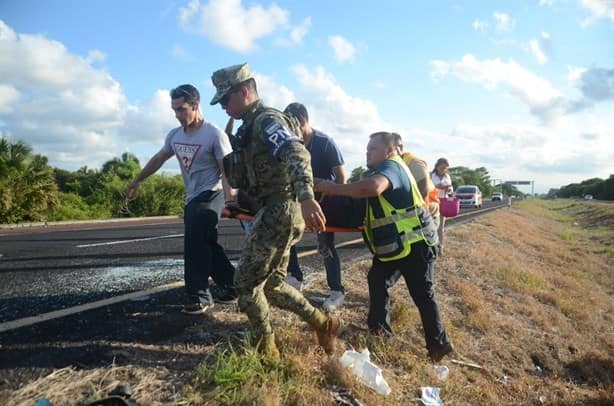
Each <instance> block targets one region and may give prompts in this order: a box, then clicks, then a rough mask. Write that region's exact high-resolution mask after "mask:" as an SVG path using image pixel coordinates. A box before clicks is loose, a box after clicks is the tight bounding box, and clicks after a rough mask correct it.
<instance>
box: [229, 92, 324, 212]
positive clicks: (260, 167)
mask: <svg viewBox="0 0 614 406" xmlns="http://www.w3.org/2000/svg"><path fill="white" fill-rule="evenodd" d="M233 148H235V150H236V149H240V150H242V151H243V159H244V160H245V169H246V173H245V177H246V179H245V183H246V190H245V191H246V192H247V194H248V195H249V196H251V197H252V198H255V199H256V200H258V201H259V202H260V203H265V202H266V201H267V199H269V198H275V197H278V196H285V197H288V198H291V199H297V200H298V201H304V200H308V199H313V197H314V195H313V175H312V172H311V158H310V156H309V152H308V151H307V149H305V146H304V145H303V142H302V134H301V132H300V127H299V126H298V122H297V121H296V120H294V121H293V118H291V117H289V116H287V115H285V114H284V113H282V112H280V111H279V110H276V109H273V108H271V107H266V106H265V105H264V104H263V103H262V102H261V101H257V102H255V103H254V104H252V106H251V107H250V110H249V111H248V112H247V113H246V114H245V116H244V117H243V124H242V125H241V127H239V129H238V130H237V134H236V135H235V137H234V140H233Z"/></svg>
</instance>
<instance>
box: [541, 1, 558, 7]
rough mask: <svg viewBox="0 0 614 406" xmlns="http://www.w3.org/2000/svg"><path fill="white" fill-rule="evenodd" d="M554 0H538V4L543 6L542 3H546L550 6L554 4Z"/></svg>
mask: <svg viewBox="0 0 614 406" xmlns="http://www.w3.org/2000/svg"><path fill="white" fill-rule="evenodd" d="M554 1H555V0H539V5H540V6H543V5H547V6H551V5H553V4H554Z"/></svg>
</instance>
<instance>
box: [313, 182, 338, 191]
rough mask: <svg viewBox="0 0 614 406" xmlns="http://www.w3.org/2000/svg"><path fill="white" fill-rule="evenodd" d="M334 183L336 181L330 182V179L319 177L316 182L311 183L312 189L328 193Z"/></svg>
mask: <svg viewBox="0 0 614 406" xmlns="http://www.w3.org/2000/svg"><path fill="white" fill-rule="evenodd" d="M335 185H336V183H334V182H331V181H330V180H323V179H320V180H319V181H318V182H317V183H315V184H314V185H313V191H314V192H320V193H326V194H330V192H331V191H332V189H333V188H334V187H335Z"/></svg>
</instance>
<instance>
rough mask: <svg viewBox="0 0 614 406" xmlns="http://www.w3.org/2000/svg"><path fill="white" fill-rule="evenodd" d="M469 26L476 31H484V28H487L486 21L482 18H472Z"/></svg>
mask: <svg viewBox="0 0 614 406" xmlns="http://www.w3.org/2000/svg"><path fill="white" fill-rule="evenodd" d="M471 26H472V27H473V29H474V30H476V31H480V32H484V31H486V29H488V22H487V21H484V20H477V19H476V20H473V23H472V24H471Z"/></svg>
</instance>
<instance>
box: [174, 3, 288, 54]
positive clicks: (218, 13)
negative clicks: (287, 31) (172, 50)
mask: <svg viewBox="0 0 614 406" xmlns="http://www.w3.org/2000/svg"><path fill="white" fill-rule="evenodd" d="M288 14H289V13H288V11H287V10H285V9H282V8H280V7H278V6H277V5H275V4H272V5H271V6H269V7H268V8H264V7H262V6H260V5H254V6H252V7H249V8H246V7H244V6H243V4H242V0H209V2H208V3H206V4H204V5H202V4H201V3H200V1H199V0H192V1H190V3H188V5H187V6H186V7H182V8H180V9H179V22H180V24H181V26H182V27H183V28H184V29H186V30H188V31H192V30H195V31H196V32H198V33H200V34H202V35H204V36H206V37H208V38H209V39H210V40H211V41H212V42H214V43H216V44H218V45H222V46H224V47H227V48H230V49H232V50H234V51H237V52H241V53H246V52H249V51H251V50H253V49H254V48H255V47H256V41H257V40H259V39H261V38H263V37H266V36H268V35H271V34H272V33H273V32H275V30H277V29H280V28H287V26H288ZM296 35H298V34H296Z"/></svg>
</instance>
